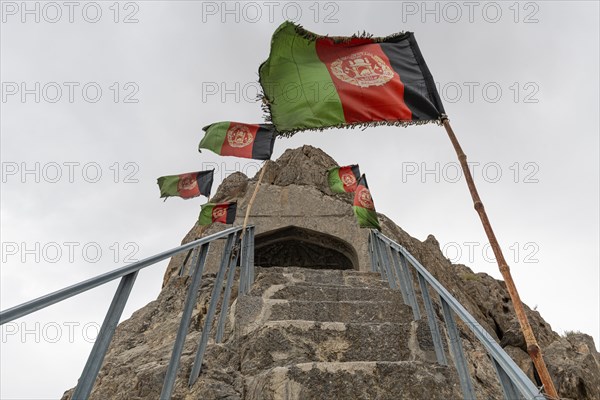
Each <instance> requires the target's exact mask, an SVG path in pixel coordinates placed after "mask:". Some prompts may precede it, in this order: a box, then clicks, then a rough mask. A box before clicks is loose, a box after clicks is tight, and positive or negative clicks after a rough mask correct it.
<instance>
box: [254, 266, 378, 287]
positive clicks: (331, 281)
mask: <svg viewBox="0 0 600 400" xmlns="http://www.w3.org/2000/svg"><path fill="white" fill-rule="evenodd" d="M261 281H264V282H263V283H262V286H264V285H265V284H290V283H294V284H301V283H305V284H310V285H326V286H349V287H364V288H371V287H374V288H381V289H384V288H389V284H388V283H387V282H386V281H383V280H382V279H381V275H380V274H378V273H375V272H360V271H354V270H326V269H323V270H318V269H308V268H297V267H286V268H282V267H271V268H257V269H256V280H255V283H254V285H255V286H257V285H259V286H261Z"/></svg>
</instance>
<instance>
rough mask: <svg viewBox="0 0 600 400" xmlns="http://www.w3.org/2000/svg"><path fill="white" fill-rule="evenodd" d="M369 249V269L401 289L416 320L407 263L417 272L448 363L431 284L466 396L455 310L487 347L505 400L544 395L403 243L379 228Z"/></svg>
mask: <svg viewBox="0 0 600 400" xmlns="http://www.w3.org/2000/svg"><path fill="white" fill-rule="evenodd" d="M369 253H370V255H371V269H372V271H374V272H380V273H381V277H382V279H384V280H386V281H388V282H389V284H390V287H391V288H392V289H396V288H397V289H399V290H400V291H401V293H402V298H403V300H404V303H405V304H406V305H408V306H410V307H411V308H412V312H413V317H414V319H415V320H419V319H421V312H420V309H419V303H418V302H417V297H416V294H415V288H414V285H413V274H412V272H411V268H410V267H412V269H413V270H414V271H415V272H416V273H417V282H418V284H419V288H420V291H421V297H422V299H421V300H422V302H423V305H424V307H425V312H426V314H427V323H428V325H429V330H430V332H431V337H432V340H433V346H434V350H435V355H436V358H437V362H438V363H439V364H441V365H448V360H447V359H446V354H445V352H444V347H443V344H442V343H443V342H442V336H441V334H440V328H439V326H438V322H437V319H436V315H435V310H434V306H433V302H432V298H431V296H430V294H429V288H432V289H433V290H434V292H435V293H437V294H438V296H439V302H440V305H441V311H442V315H443V317H444V321H445V323H446V332H447V335H448V346H449V349H450V352H451V354H452V358H453V359H454V364H455V366H456V369H457V372H458V376H459V380H460V386H461V389H462V392H463V397H464V399H465V400H474V399H476V396H475V389H474V387H473V382H472V380H471V376H470V374H469V368H468V365H467V361H466V358H465V354H464V351H463V347H462V342H461V340H460V336H459V332H458V328H457V326H456V321H455V320H454V314H456V315H458V317H459V318H460V319H461V320H462V321H463V322H464V323H465V325H466V326H467V327H468V328H469V329H470V330H471V332H472V333H473V334H474V335H475V337H476V338H477V339H478V340H479V342H480V343H481V344H482V345H483V347H484V348H485V349H486V350H487V352H488V355H489V357H490V360H491V362H492V365H493V367H494V369H495V371H496V374H497V376H498V380H499V382H500V386H501V387H502V391H503V394H504V399H505V400H520V399H536V400H537V399H540V400H541V399H545V397H544V396H543V395H542V394H540V390H539V389H538V388H537V387H536V386H535V385H534V384H533V382H532V381H531V380H530V379H529V378H528V377H527V375H525V373H524V372H523V371H522V370H521V369H520V368H519V367H518V366H517V364H516V363H515V362H514V361H513V360H512V358H510V356H509V355H508V354H507V353H506V352H505V351H504V350H503V349H502V347H500V345H498V343H496V341H495V340H494V339H493V338H492V337H491V336H490V335H489V334H488V333H487V331H486V330H485V329H484V328H483V327H482V326H481V324H479V323H478V322H477V320H476V319H475V318H474V317H473V316H472V315H471V314H470V313H469V312H468V311H467V310H466V309H465V308H464V307H463V306H462V305H461V304H460V303H459V302H458V300H456V299H455V298H454V297H453V296H452V295H451V294H450V292H448V290H446V288H444V286H442V284H441V283H440V282H438V281H437V280H436V279H435V278H434V277H433V276H432V275H431V274H430V273H429V271H427V270H426V269H425V267H423V265H421V263H419V261H417V260H416V259H415V258H414V257H413V256H412V255H411V254H410V253H409V252H408V251H407V250H406V249H405V248H404V247H402V246H401V245H399V244H398V243H396V242H395V241H393V240H392V239H390V238H388V237H386V236H385V235H383V234H382V233H380V232H379V231H376V230H371V233H370V235H369ZM390 260H391V261H390Z"/></svg>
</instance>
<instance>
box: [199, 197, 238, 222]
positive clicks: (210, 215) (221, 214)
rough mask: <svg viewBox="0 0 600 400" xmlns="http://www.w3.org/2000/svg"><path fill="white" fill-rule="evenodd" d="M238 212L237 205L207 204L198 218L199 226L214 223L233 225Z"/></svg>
mask: <svg viewBox="0 0 600 400" xmlns="http://www.w3.org/2000/svg"><path fill="white" fill-rule="evenodd" d="M236 211H237V203H236V202H232V203H219V204H215V203H206V204H204V205H202V208H201V209H200V216H199V217H198V225H203V226H206V225H210V224H212V223H213V222H221V223H223V224H233V221H235V214H236Z"/></svg>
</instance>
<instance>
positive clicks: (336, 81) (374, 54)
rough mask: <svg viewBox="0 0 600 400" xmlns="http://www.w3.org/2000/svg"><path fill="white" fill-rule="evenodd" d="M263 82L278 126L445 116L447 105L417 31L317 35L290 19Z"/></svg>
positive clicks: (277, 36) (287, 131) (278, 35)
mask: <svg viewBox="0 0 600 400" xmlns="http://www.w3.org/2000/svg"><path fill="white" fill-rule="evenodd" d="M259 76H260V84H261V86H262V89H263V92H264V101H265V104H266V106H267V109H268V110H267V111H268V112H269V114H270V118H271V122H273V124H274V125H275V128H276V129H277V131H279V132H281V133H283V134H284V135H288V136H289V135H292V134H293V133H294V132H296V131H301V130H307V129H323V128H331V127H348V126H352V125H369V124H372V125H379V124H390V125H409V124H422V123H427V122H439V121H440V116H441V114H443V113H444V107H443V105H442V102H441V100H440V97H439V94H438V92H437V88H436V86H435V82H434V80H433V77H432V75H431V73H430V72H429V68H428V67H427V64H426V63H425V60H424V59H423V56H422V55H421V51H420V50H419V46H418V45H417V42H416V40H415V37H414V35H413V34H412V33H411V32H405V33H398V34H394V35H390V36H387V37H383V38H377V37H368V36H365V35H363V36H361V37H357V36H353V37H329V36H319V35H317V34H314V33H312V32H309V31H307V30H305V29H303V28H302V27H300V26H298V25H295V24H293V23H291V22H284V23H283V24H282V25H281V26H279V28H277V30H276V31H275V33H274V34H273V38H272V40H271V51H270V54H269V58H268V59H267V60H266V61H265V62H264V63H263V64H262V65H261V66H260V69H259Z"/></svg>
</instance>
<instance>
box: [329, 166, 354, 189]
mask: <svg viewBox="0 0 600 400" xmlns="http://www.w3.org/2000/svg"><path fill="white" fill-rule="evenodd" d="M359 178H360V169H359V168H358V165H357V164H355V165H348V166H345V167H334V168H331V169H329V170H328V171H327V181H328V182H329V187H330V188H331V191H332V192H334V193H345V192H354V190H355V189H356V183H357V181H358V179H359Z"/></svg>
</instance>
